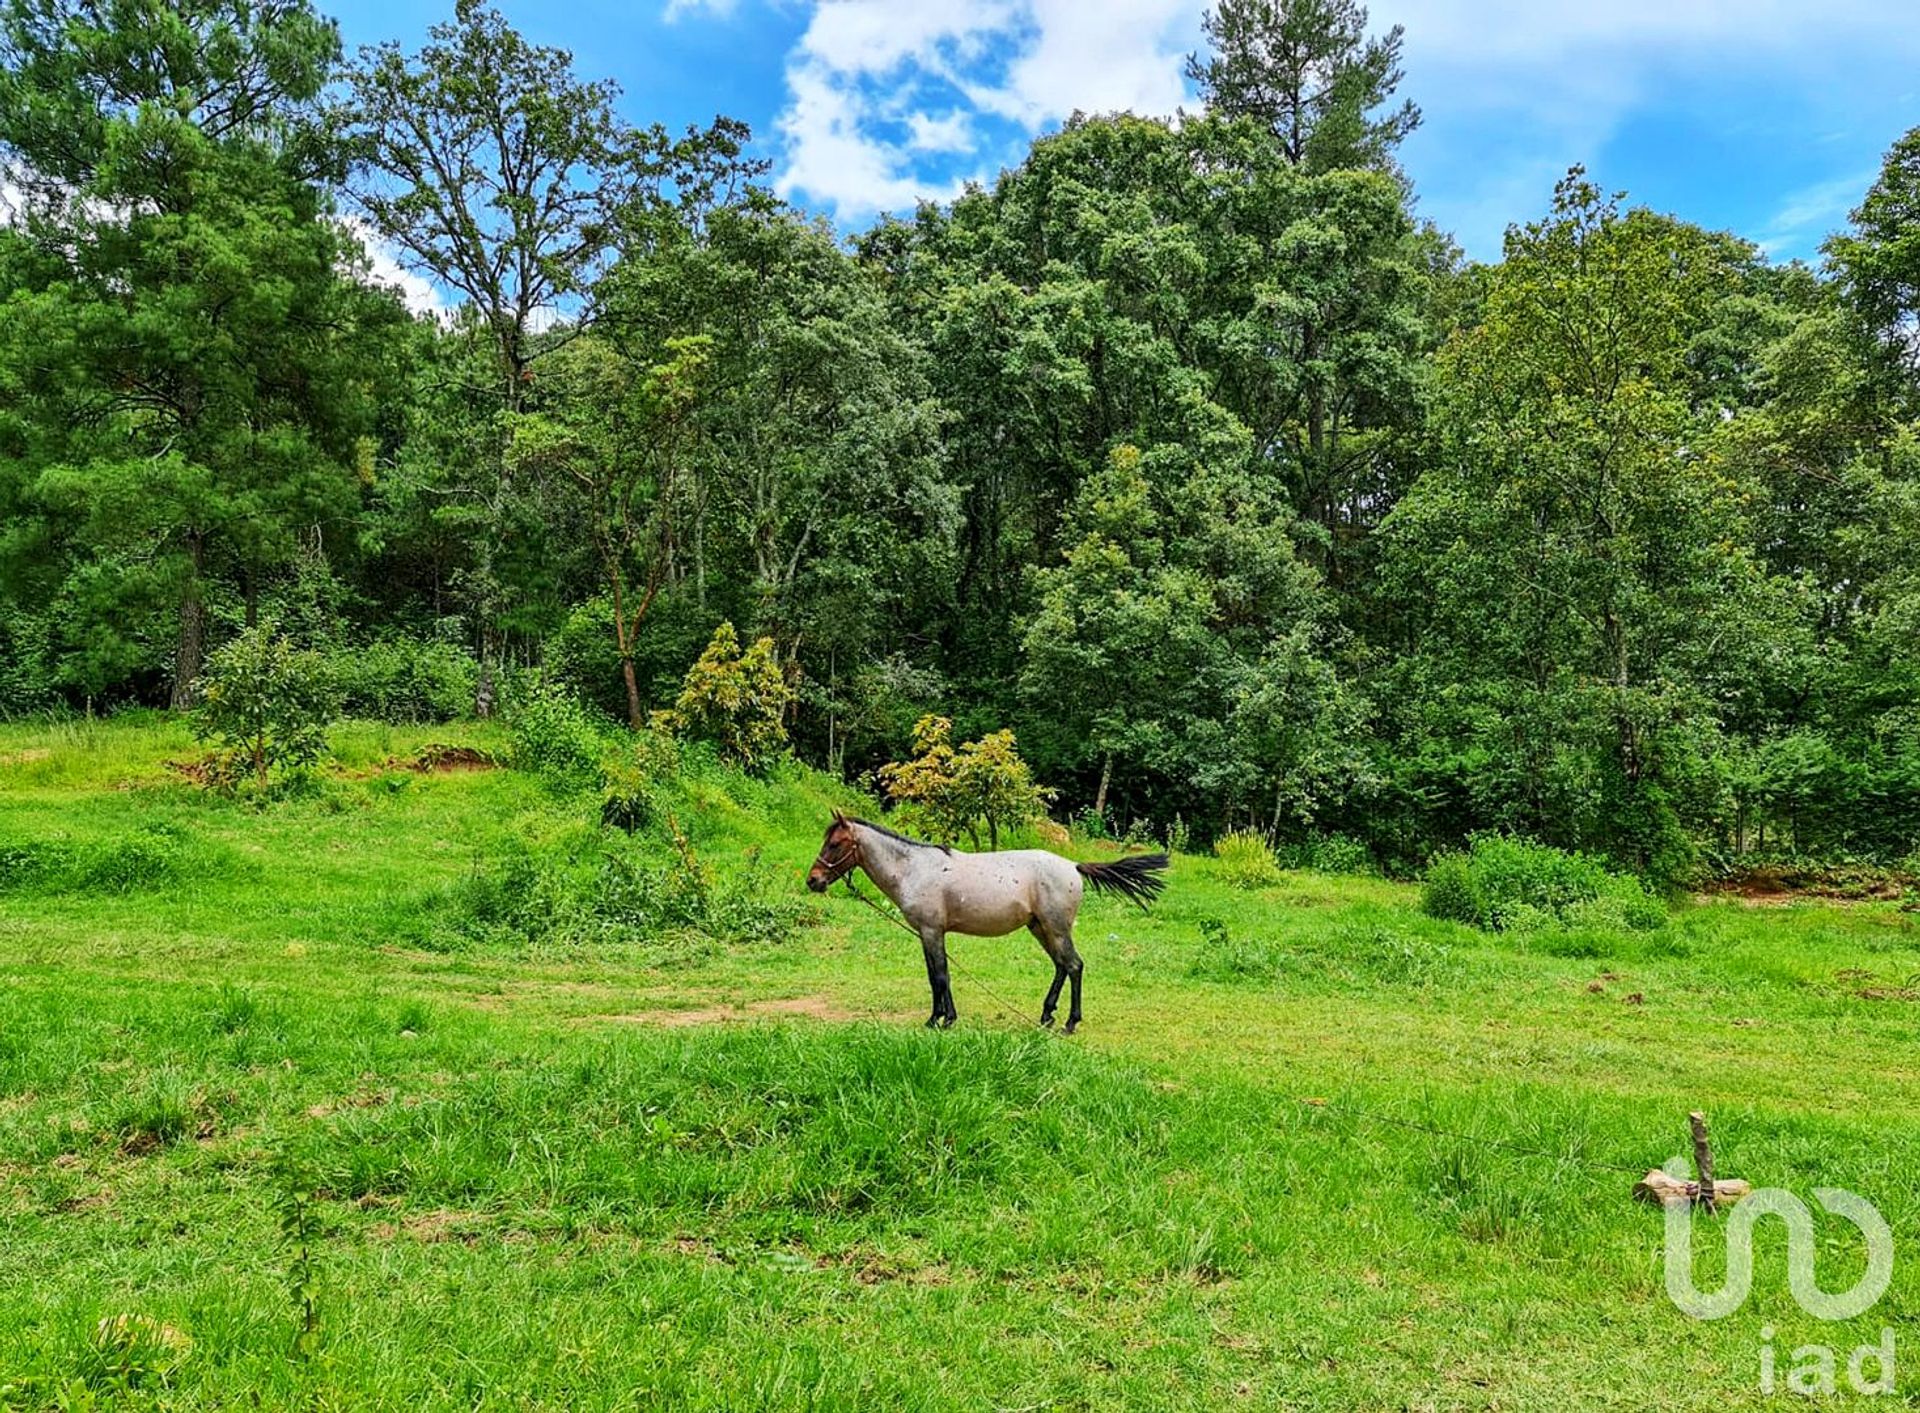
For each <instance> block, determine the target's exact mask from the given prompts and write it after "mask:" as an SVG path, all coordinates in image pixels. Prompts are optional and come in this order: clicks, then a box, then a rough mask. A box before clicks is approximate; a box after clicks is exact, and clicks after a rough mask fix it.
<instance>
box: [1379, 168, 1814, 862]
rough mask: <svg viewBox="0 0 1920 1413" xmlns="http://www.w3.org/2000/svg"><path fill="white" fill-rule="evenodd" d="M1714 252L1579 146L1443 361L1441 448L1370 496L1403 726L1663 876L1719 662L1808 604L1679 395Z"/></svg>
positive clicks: (1721, 667)
mask: <svg viewBox="0 0 1920 1413" xmlns="http://www.w3.org/2000/svg"><path fill="white" fill-rule="evenodd" d="M1727 255H1728V252H1727V249H1726V247H1725V246H1724V245H1723V244H1722V243H1721V242H1720V241H1718V240H1717V239H1716V238H1715V237H1712V236H1710V235H1708V234H1707V233H1705V232H1703V231H1700V230H1698V229H1696V228H1694V227H1690V226H1684V225H1681V224H1680V223H1678V222H1675V221H1671V220H1668V219H1666V218H1663V217H1659V216H1655V215H1652V214H1651V213H1648V212H1644V211H1634V212H1631V213H1623V212H1622V211H1621V210H1620V209H1619V206H1618V203H1617V199H1616V200H1609V199H1606V198H1604V197H1602V195H1601V194H1600V193H1599V192H1598V191H1597V190H1596V189H1595V188H1594V187H1593V185H1592V184H1591V183H1589V182H1588V181H1586V180H1585V177H1584V175H1583V174H1582V173H1581V172H1580V171H1579V170H1578V169H1575V170H1574V172H1572V173H1571V174H1570V175H1569V176H1568V177H1567V178H1566V179H1565V180H1564V181H1563V182H1561V183H1560V185H1559V187H1558V189H1557V191H1556V193H1555V199H1554V207H1553V212H1552V214H1551V215H1550V216H1549V217H1548V218H1547V219H1546V220H1543V221H1540V222H1537V223H1534V224H1531V225H1528V226H1526V227H1524V228H1516V229H1513V230H1511V231H1509V233H1508V237H1507V250H1506V260H1505V262H1504V263H1503V264H1502V265H1501V266H1500V267H1499V268H1498V269H1496V270H1494V271H1493V272H1491V276H1490V280H1489V286H1488V290H1487V294H1486V302H1485V306H1484V309H1483V311H1482V317H1481V321H1480V323H1479V324H1478V325H1477V326H1476V327H1474V328H1472V329H1469V330H1466V331H1463V332H1462V333H1460V334H1459V335H1457V336H1456V338H1455V339H1454V341H1453V342H1452V343H1451V344H1450V345H1449V347H1448V348H1447V350H1446V352H1445V354H1444V356H1443V358H1442V360H1441V364H1440V370H1439V374H1440V385H1441V394H1440V401H1439V404H1438V409H1437V411H1438V418H1439V431H1440V435H1441V438H1442V450H1441V454H1440V457H1439V459H1438V460H1437V461H1436V463H1435V464H1434V465H1433V466H1432V467H1431V468H1429V469H1428V471H1427V472H1426V473H1425V474H1423V475H1422V477H1421V478H1420V480H1419V481H1418V482H1417V483H1416V485H1415V487H1414V488H1413V490H1412V491H1411V492H1410V493H1409V494H1408V496H1407V498H1406V499H1405V500H1404V501H1402V503H1401V504H1400V506H1399V507H1398V508H1397V509H1396V510H1395V511H1394V512H1393V515H1392V516H1391V517H1390V518H1389V521H1388V530H1389V535H1390V544H1391V553H1390V557H1389V565H1390V577H1389V580H1388V584H1389V588H1390V590H1391V591H1394V592H1397V593H1398V594H1399V595H1400V596H1401V597H1402V601H1403V602H1405V603H1407V604H1409V605H1411V604H1415V603H1419V604H1422V605H1424V609H1425V611H1424V612H1423V613H1421V614H1420V616H1419V619H1418V622H1419V623H1420V625H1421V627H1420V630H1419V634H1418V638H1417V640H1416V641H1417V643H1418V648H1417V651H1416V652H1415V653H1414V654H1412V655H1410V656H1409V657H1408V658H1407V659H1406V660H1405V662H1404V664H1403V667H1402V669H1401V671H1402V673H1403V676H1402V678H1401V681H1400V684H1399V686H1398V688H1397V689H1389V691H1390V695H1392V696H1394V697H1395V698H1397V700H1398V701H1399V702H1401V703H1405V704H1406V706H1405V707H1403V708H1402V709H1404V710H1409V711H1411V713H1412V719H1411V720H1408V725H1407V728H1406V729H1408V730H1409V731H1411V732H1412V733H1414V734H1415V735H1416V736H1423V735H1424V736H1428V737H1430V738H1442V739H1444V738H1445V737H1447V736H1453V737H1454V738H1455V739H1457V740H1465V741H1471V742H1475V743H1476V744H1474V745H1473V746H1471V747H1470V748H1466V751H1467V754H1468V755H1469V756H1477V757H1478V759H1479V762H1480V763H1479V764H1478V765H1476V766H1474V767H1473V770H1474V771H1475V772H1476V774H1475V778H1472V779H1470V780H1469V781H1467V782H1465V784H1464V788H1466V789H1467V790H1469V791H1471V792H1473V793H1474V794H1476V795H1477V796H1478V801H1477V805H1476V811H1477V813H1478V816H1479V818H1480V819H1482V820H1484V821H1486V822H1488V823H1501V824H1509V825H1513V826H1516V827H1519V828H1521V829H1524V830H1525V831H1527V832H1530V833H1533V834H1536V835H1537V836H1539V837H1541V838H1545V839H1548V840H1551V841H1554V842H1560V843H1566V844H1572V845H1583V846H1590V847H1592V846H1597V847H1598V848H1600V849H1602V850H1604V851H1605V852H1607V853H1608V854H1609V855H1610V856H1612V857H1613V858H1615V859H1616V860H1618V861H1619V862H1621V863H1623V864H1626V865H1628V866H1630V867H1633V868H1635V869H1638V870H1642V871H1648V872H1651V873H1653V874H1655V875H1656V876H1658V877H1659V878H1660V879H1661V881H1663V882H1668V881H1671V880H1673V879H1674V878H1676V877H1678V876H1681V875H1682V874H1683V873H1684V872H1685V870H1686V869H1687V867H1688V866H1689V865H1690V862H1691V858H1690V855H1691V848H1692V844H1691V837H1692V836H1691V835H1690V833H1689V826H1692V827H1695V828H1697V827H1698V826H1700V825H1702V824H1703V823H1705V821H1706V820H1707V819H1708V818H1709V817H1710V815H1711V811H1712V809H1713V808H1714V794H1715V789H1716V787H1715V785H1714V781H1713V777H1712V771H1711V761H1712V760H1713V758H1714V754H1715V752H1716V750H1717V749H1718V747H1717V742H1718V740H1719V736H1720V730H1721V720H1720V717H1719V713H1718V703H1719V702H1720V701H1722V700H1724V697H1723V694H1722V684H1732V683H1737V682H1741V681H1745V680H1752V679H1754V678H1756V677H1760V676H1764V674H1765V671H1766V663H1767V662H1768V661H1769V660H1770V659H1771V658H1772V657H1773V656H1774V655H1776V654H1778V653H1780V652H1782V651H1790V650H1791V649H1790V645H1791V641H1792V639H1793V637H1794V635H1795V634H1796V633H1797V632H1799V631H1801V626H1800V625H1801V624H1802V623H1803V622H1804V620H1802V619H1801V618H1800V616H1799V614H1798V613H1797V611H1796V606H1795V603H1794V599H1793V596H1792V594H1791V593H1790V592H1789V591H1788V587H1787V585H1786V584H1784V583H1783V582H1781V581H1778V580H1776V579H1774V578H1773V577H1771V576H1770V575H1768V574H1767V572H1766V570H1765V567H1764V566H1763V565H1762V564H1761V563H1760V562H1759V561H1758V560H1757V558H1756V557H1755V555H1754V553H1753V551H1752V549H1751V545H1752V538H1751V532H1750V529H1749V526H1748V524H1747V521H1746V515H1745V506H1746V505H1747V504H1748V503H1749V502H1750V500H1751V496H1750V494H1749V491H1750V487H1749V485H1748V484H1746V483H1743V481H1742V480H1741V476H1742V474H1743V467H1742V465H1741V462H1740V460H1739V459H1738V458H1734V457H1730V456H1729V455H1728V453H1727V443H1726V440H1725V438H1726V435H1727V433H1726V426H1727V418H1726V417H1724V416H1723V415H1722V409H1721V408H1720V407H1718V406H1716V405H1713V404H1712V403H1710V402H1707V401H1706V400H1704V399H1703V400H1699V401H1696V400H1695V399H1694V398H1693V396H1692V393H1693V387H1692V375H1691V373H1690V370H1689V357H1690V355H1691V354H1692V353H1693V352H1694V350H1695V348H1696V340H1697V338H1698V337H1699V335H1700V334H1701V333H1702V331H1703V330H1705V329H1706V328H1707V327H1708V325H1709V323H1710V316H1711V314H1712V312H1713V310H1714V309H1715V308H1716V307H1717V305H1718V303H1719V302H1720V301H1722V300H1724V299H1726V298H1727V297H1728V296H1729V295H1730V294H1731V292H1732V290H1733V289H1734V288H1736V287H1737V283H1738V281H1737V272H1736V271H1735V270H1733V269H1732V267H1731V266H1730V263H1729V261H1728V259H1727ZM1405 719H1406V718H1403V720H1405Z"/></svg>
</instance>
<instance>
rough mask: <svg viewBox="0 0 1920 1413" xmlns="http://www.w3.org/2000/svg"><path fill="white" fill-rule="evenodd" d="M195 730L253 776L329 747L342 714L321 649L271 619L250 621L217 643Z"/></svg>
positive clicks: (298, 763) (292, 765)
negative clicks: (309, 648) (296, 640)
mask: <svg viewBox="0 0 1920 1413" xmlns="http://www.w3.org/2000/svg"><path fill="white" fill-rule="evenodd" d="M200 691H201V706H200V710H199V711H198V712H197V713H196V714H195V716H194V722H193V733H194V735H195V737H196V738H198V739H199V740H201V741H213V742H217V743H218V744H219V746H220V747H221V748H222V749H223V750H225V751H227V752H228V753H230V755H232V756H233V757H234V758H235V759H236V760H237V761H238V762H239V763H240V764H241V765H242V766H244V768H245V769H246V771H247V772H248V773H250V774H251V775H252V776H253V779H254V783H255V784H256V785H258V786H260V787H261V788H263V789H264V788H265V787H266V784H267V779H268V776H269V774H270V773H272V772H276V771H277V772H282V773H284V772H288V771H297V770H300V769H303V768H305V767H307V766H310V765H312V764H313V763H314V762H315V761H317V760H319V759H320V758H321V756H323V755H325V754H326V749H327V726H328V724H329V723H330V722H332V720H333V718H334V716H335V715H336V713H337V708H338V698H337V695H336V693H335V689H334V684H333V678H332V674H331V673H329V672H328V670H327V664H326V661H325V660H324V659H323V658H321V656H320V655H319V654H318V653H312V652H305V651H301V650H299V649H296V648H295V647H294V646H293V644H292V643H290V642H288V641H287V639H286V638H284V637H282V636H281V635H280V634H279V633H278V632H277V631H276V630H275V628H274V627H273V625H271V624H264V623H263V624H261V625H259V626H258V627H255V628H249V629H247V630H246V631H245V632H243V633H241V634H240V635H239V636H238V637H237V638H235V639H233V641H232V642H230V643H227V644H225V645H224V646H223V647H221V648H219V649H217V650H216V651H215V652H214V653H213V654H212V656H211V657H209V658H208V660H207V671H206V675H205V676H203V677H202V678H201V679H200Z"/></svg>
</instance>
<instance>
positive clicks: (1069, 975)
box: [807, 810, 1167, 1034]
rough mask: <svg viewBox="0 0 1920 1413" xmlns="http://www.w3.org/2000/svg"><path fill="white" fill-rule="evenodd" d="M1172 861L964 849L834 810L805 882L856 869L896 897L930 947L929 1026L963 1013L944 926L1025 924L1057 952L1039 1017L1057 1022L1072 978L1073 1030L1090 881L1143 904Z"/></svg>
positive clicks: (981, 932) (985, 931) (992, 931)
mask: <svg viewBox="0 0 1920 1413" xmlns="http://www.w3.org/2000/svg"><path fill="white" fill-rule="evenodd" d="M1166 867H1167V856H1166V855H1165V854H1137V855H1135V856H1134V857H1132V858H1126V859H1121V860H1119V861H1118V862H1116V863H1104V864H1077V863H1074V862H1073V861H1071V860H1070V859H1063V858H1061V857H1060V856H1059V855H1058V854H1050V853H1048V852H1047V851H1046V850H1045V849H1011V850H1004V851H1002V852H999V853H991V854H968V853H963V852H961V851H960V850H959V849H950V848H948V847H947V846H946V845H944V844H927V843H922V842H921V841H920V840H918V839H909V838H907V837H906V836H905V835H904V834H895V833H894V832H893V831H892V830H891V829H887V828H885V827H883V826H881V825H878V824H872V823H869V822H868V821H866V820H864V819H855V818H853V817H852V816H850V815H844V814H841V813H840V811H838V810H835V811H834V812H833V823H832V824H830V825H828V826H827V837H826V838H825V839H824V840H822V841H821V844H820V857H819V858H817V859H815V860H814V861H813V867H812V869H810V870H809V871H808V873H807V887H809V888H811V889H812V890H813V891H814V892H816V893H824V892H826V891H827V889H828V888H830V887H832V886H833V885H834V883H836V882H838V881H839V880H840V879H842V878H845V877H846V876H847V875H848V874H850V873H852V872H853V870H854V869H856V868H858V869H863V870H865V872H866V875H867V877H869V878H871V879H872V880H873V882H874V886H875V887H877V888H879V890H880V891H881V892H882V893H885V894H886V895H887V896H888V897H889V898H891V899H892V900H893V903H894V906H895V907H897V908H899V909H900V911H901V913H902V914H903V915H904V916H905V917H906V920H907V923H908V925H909V926H911V927H912V928H913V930H914V931H915V932H917V933H918V934H919V935H920V946H921V949H922V950H923V951H924V952H925V953H926V955H927V985H928V986H930V987H931V988H932V989H933V1015H932V1016H931V1017H929V1018H928V1020H927V1024H928V1025H929V1026H950V1025H952V1024H953V1023H954V1021H955V1020H957V1019H959V1015H960V1013H959V1012H958V1011H957V1010H955V1009H954V1005H953V987H952V986H951V985H950V984H949V982H948V980H947V934H948V933H949V932H960V933H965V934H967V935H969V936H972V937H1004V936H1006V934H1007V933H1009V932H1012V931H1013V930H1014V929H1015V928H1019V927H1024V928H1026V929H1027V930H1028V931H1029V932H1031V933H1032V934H1033V935H1034V936H1035V937H1036V938H1037V939H1039V942H1040V945H1041V946H1042V947H1043V948H1045V949H1046V953H1047V955H1048V956H1049V957H1051V958H1052V959H1053V985H1052V986H1050V987H1049V988H1047V999H1046V1003H1045V1004H1044V1005H1043V1006H1042V1007H1041V1008H1040V1024H1042V1025H1052V1024H1053V1013H1054V1009H1055V1008H1056V1007H1057V1006H1058V1005H1059V1004H1060V988H1061V986H1062V985H1063V984H1065V983H1066V982H1067V981H1068V980H1069V979H1070V980H1071V981H1072V982H1073V1004H1072V1005H1071V1006H1070V1007H1068V1010H1067V1033H1068V1034H1072V1033H1073V1030H1074V1028H1075V1027H1076V1026H1078V1025H1079V1024H1080V973H1081V971H1082V970H1083V967H1082V964H1081V961H1080V954H1079V953H1078V952H1076V951H1074V950H1073V920H1074V918H1075V917H1076V916H1077V915H1078V914H1079V912H1080V898H1081V895H1082V893H1083V891H1084V889H1085V887H1086V885H1087V884H1092V885H1093V887H1094V888H1095V889H1096V890H1098V891H1101V892H1108V893H1118V894H1119V895H1120V896H1121V897H1123V898H1130V899H1132V900H1133V901H1134V902H1135V903H1138V904H1139V905H1140V906H1141V907H1142V908H1145V907H1146V905H1147V904H1148V903H1150V902H1152V901H1153V900H1154V899H1155V898H1156V897H1158V896H1159V895H1160V890H1161V889H1162V888H1164V887H1165V886H1166V881H1165V880H1164V879H1162V878H1161V877H1160V874H1161V872H1162V871H1164V870H1165V868H1166Z"/></svg>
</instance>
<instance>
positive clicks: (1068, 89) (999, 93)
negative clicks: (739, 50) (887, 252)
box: [777, 0, 1200, 221]
mask: <svg viewBox="0 0 1920 1413" xmlns="http://www.w3.org/2000/svg"><path fill="white" fill-rule="evenodd" d="M1199 11H1200V6H1199V5H1198V4H1197V3H1196V0H918V2H917V3H912V4H901V3H899V0H815V3H814V7H813V11H812V14H811V17H810V19H809V21H808V24H807V28H806V31H805V33H804V34H803V35H802V36H801V39H800V42H799V44H798V45H797V46H796V47H795V49H794V52H793V53H792V54H791V55H790V56H789V58H788V63H787V88H788V103H787V107H786V109H785V110H784V111H783V112H782V113H781V114H780V117H779V119H778V121H777V127H778V129H779V132H780V135H781V137H782V139H783V141H784V144H785V148H786V160H785V163H784V165H783V168H782V171H781V175H780V179H779V187H780V190H781V191H782V192H783V193H787V194H798V195H802V196H804V197H805V198H806V199H808V200H809V201H813V202H816V203H820V204H824V205H827V206H830V207H832V208H833V210H834V212H835V214H836V215H838V216H839V217H840V218H841V219H842V220H845V221H857V220H860V219H862V218H865V217H869V216H872V215H873V214H875V213H876V212H879V211H883V210H895V211H898V210H904V209H906V208H909V207H911V206H912V205H913V204H914V203H915V202H916V201H918V200H921V199H934V200H945V199H949V198H951V197H952V196H953V195H955V194H956V193H957V192H958V191H959V189H960V188H961V186H962V185H963V184H964V182H965V180H967V179H969V178H980V177H984V176H987V175H989V174H990V171H991V169H992V168H993V167H994V166H997V165H998V164H999V163H1001V162H1003V161H1008V160H1015V159H1017V158H1018V156H1019V151H1020V149H1021V148H1022V147H1024V144H1025V140H1026V139H1027V138H1030V137H1031V136H1032V135H1033V134H1034V133H1036V132H1038V131H1040V130H1041V129H1042V128H1044V127H1045V126H1046V125H1047V124H1049V123H1051V122H1056V121H1058V120H1060V119H1062V118H1065V117H1066V116H1067V115H1068V114H1070V113H1072V112H1074V111H1076V110H1082V111H1086V112H1110V111H1116V110H1121V109H1130V110H1132V111H1135V112H1143V113H1160V114H1170V113H1171V112H1172V111H1173V110H1174V109H1175V108H1176V107H1178V106H1179V104H1180V102H1181V100H1182V98H1183V96H1184V93H1185V83H1184V80H1183V79H1182V77H1181V65H1182V62H1183V60H1184V57H1185V54H1186V52H1187V50H1188V49H1189V48H1191V47H1193V44H1194V43H1195V42H1196V41H1197V38H1198V32H1199ZM936 158H944V159H947V160H944V161H934V160H933V159H936ZM955 158H959V159H962V160H961V161H959V162H958V163H956V162H955V161H954V160H953V159H955ZM965 159H971V160H965Z"/></svg>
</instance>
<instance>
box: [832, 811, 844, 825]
mask: <svg viewBox="0 0 1920 1413" xmlns="http://www.w3.org/2000/svg"><path fill="white" fill-rule="evenodd" d="M833 822H834V823H835V824H845V823H846V822H847V816H846V815H845V814H844V813H843V812H842V811H840V810H835V811H834V812H833Z"/></svg>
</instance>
